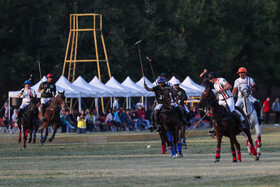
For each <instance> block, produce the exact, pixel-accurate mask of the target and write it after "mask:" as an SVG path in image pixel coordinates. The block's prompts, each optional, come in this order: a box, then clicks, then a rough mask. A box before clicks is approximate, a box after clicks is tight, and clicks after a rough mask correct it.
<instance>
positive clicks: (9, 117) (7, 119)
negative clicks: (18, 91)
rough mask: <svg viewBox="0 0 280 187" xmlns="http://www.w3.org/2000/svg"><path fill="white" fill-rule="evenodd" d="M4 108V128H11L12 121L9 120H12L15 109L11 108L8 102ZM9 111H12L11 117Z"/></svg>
mask: <svg viewBox="0 0 280 187" xmlns="http://www.w3.org/2000/svg"><path fill="white" fill-rule="evenodd" d="M4 107H5V112H4V115H3V122H4V126H6V127H9V128H10V127H11V126H12V121H11V120H9V119H11V116H12V113H13V109H12V108H11V107H9V105H8V102H6V103H5V104H4ZM9 110H10V116H9Z"/></svg>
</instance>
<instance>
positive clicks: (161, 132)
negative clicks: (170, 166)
mask: <svg viewBox="0 0 280 187" xmlns="http://www.w3.org/2000/svg"><path fill="white" fill-rule="evenodd" d="M159 136H160V139H161V154H165V152H166V144H165V143H166V141H165V137H164V133H163V131H162V130H161V131H159Z"/></svg>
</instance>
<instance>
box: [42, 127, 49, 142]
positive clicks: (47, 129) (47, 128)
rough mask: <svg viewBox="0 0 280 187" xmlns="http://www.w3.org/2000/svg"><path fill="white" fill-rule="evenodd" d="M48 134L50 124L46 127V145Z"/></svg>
mask: <svg viewBox="0 0 280 187" xmlns="http://www.w3.org/2000/svg"><path fill="white" fill-rule="evenodd" d="M48 134H49V124H47V125H46V132H45V136H44V140H43V141H44V143H45V141H46V140H47V137H48Z"/></svg>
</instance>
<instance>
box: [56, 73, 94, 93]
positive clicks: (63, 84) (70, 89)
mask: <svg viewBox="0 0 280 187" xmlns="http://www.w3.org/2000/svg"><path fill="white" fill-rule="evenodd" d="M55 85H56V87H57V90H58V91H63V90H65V93H64V94H65V97H70V98H80V97H89V95H90V94H89V92H88V91H87V90H85V89H82V88H80V87H78V86H75V85H73V84H71V83H70V82H69V81H68V80H67V79H66V78H65V77H64V76H63V75H61V77H60V78H59V79H58V80H57V81H56V83H55Z"/></svg>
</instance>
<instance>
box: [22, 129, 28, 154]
mask: <svg viewBox="0 0 280 187" xmlns="http://www.w3.org/2000/svg"><path fill="white" fill-rule="evenodd" d="M23 133H24V137H23V145H22V149H25V148H26V141H27V129H26V128H23Z"/></svg>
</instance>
